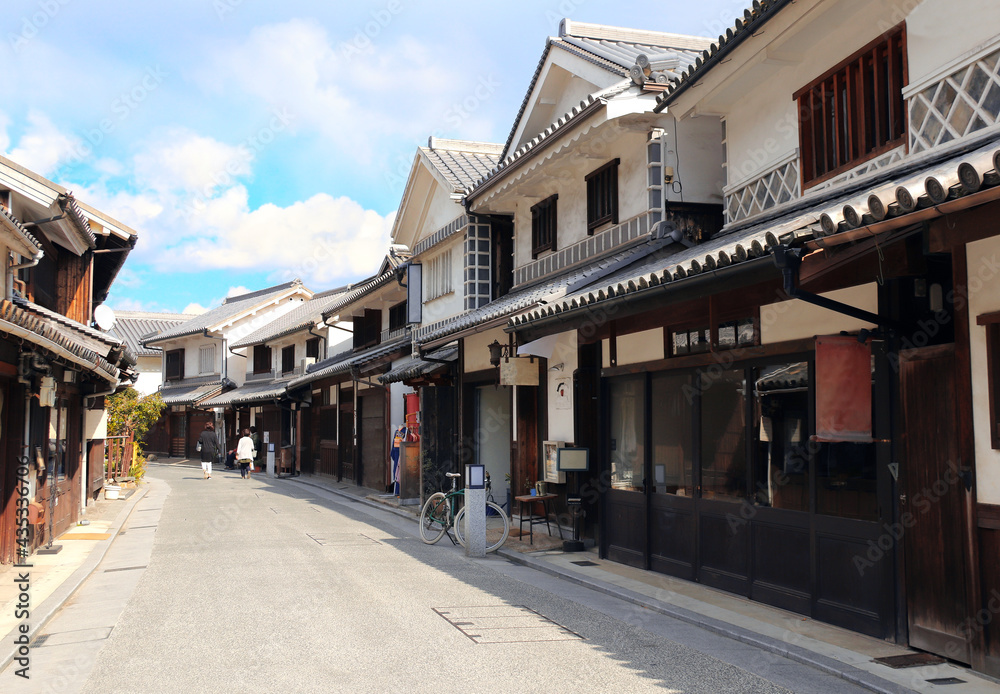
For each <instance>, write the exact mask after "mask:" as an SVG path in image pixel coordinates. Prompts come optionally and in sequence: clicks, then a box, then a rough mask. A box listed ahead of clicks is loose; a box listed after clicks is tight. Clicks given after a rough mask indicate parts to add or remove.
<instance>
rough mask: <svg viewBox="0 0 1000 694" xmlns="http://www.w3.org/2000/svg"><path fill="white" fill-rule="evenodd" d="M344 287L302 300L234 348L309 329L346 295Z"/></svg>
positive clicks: (235, 343)
mask: <svg viewBox="0 0 1000 694" xmlns="http://www.w3.org/2000/svg"><path fill="white" fill-rule="evenodd" d="M344 293H345V292H344V288H343V287H341V288H339V289H331V290H329V291H325V292H321V293H319V294H314V295H313V298H312V299H310V300H309V301H304V302H302V305H301V306H298V307H296V308H294V309H292V310H291V311H289V312H288V313H286V314H284V315H283V316H279V317H278V318H276V319H274V320H273V321H271V322H270V323H268V324H267V325H265V326H263V327H262V328H260V329H259V330H255V331H254V332H252V333H250V334H249V335H247V336H246V337H244V338H243V339H242V340H238V341H236V342H234V343H233V344H232V345H231V347H232V349H239V348H240V347H248V346H250V345H259V344H263V343H265V342H270V341H271V340H277V339H278V338H279V337H284V336H285V335H291V334H292V333H296V332H298V331H300V330H308V329H309V328H311V327H313V326H314V325H316V324H317V323H320V322H322V320H323V312H324V311H326V310H327V308H329V307H330V306H332V305H333V304H334V303H335V302H337V301H338V300H339V299H340V297H342V296H343V295H344Z"/></svg>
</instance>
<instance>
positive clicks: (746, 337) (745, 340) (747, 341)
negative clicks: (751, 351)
mask: <svg viewBox="0 0 1000 694" xmlns="http://www.w3.org/2000/svg"><path fill="white" fill-rule="evenodd" d="M738 330H739V338H738V339H739V343H740V344H741V345H752V344H753V343H754V329H753V318H745V319H743V320H741V321H740V325H739V328H738Z"/></svg>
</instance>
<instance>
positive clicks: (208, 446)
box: [198, 422, 219, 480]
mask: <svg viewBox="0 0 1000 694" xmlns="http://www.w3.org/2000/svg"><path fill="white" fill-rule="evenodd" d="M198 450H199V451H201V471H202V473H203V474H204V478H205V479H206V480H208V479H212V461H214V460H215V459H216V458H217V457H218V455H219V437H218V436H216V435H215V425H214V424H212V423H211V422H208V423H207V424H206V425H205V430H204V431H202V432H201V436H199V437H198Z"/></svg>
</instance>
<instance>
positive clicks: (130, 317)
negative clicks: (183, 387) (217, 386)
mask: <svg viewBox="0 0 1000 694" xmlns="http://www.w3.org/2000/svg"><path fill="white" fill-rule="evenodd" d="M193 317H194V316H193V315H191V314H183V313H147V312H143V311H116V312H115V318H116V320H115V325H114V327H113V328H111V330H109V331H108V332H109V333H110V334H112V335H114V336H115V337H118V338H119V339H121V340H124V341H125V344H126V345H128V348H129V349H131V350H132V351H133V352H135V353H136V354H137V355H138V356H140V357H151V356H158V355H160V354H161V353H162V351H161V350H159V349H152V348H150V347H146V346H144V345H143V344H142V339H143V338H145V337H149V336H150V335H154V334H156V333H159V332H162V331H164V330H169V329H171V328H175V327H177V326H178V325H180V324H181V323H184V322H185V321H189V320H191V319H192V318H193Z"/></svg>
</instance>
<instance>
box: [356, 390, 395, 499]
mask: <svg viewBox="0 0 1000 694" xmlns="http://www.w3.org/2000/svg"><path fill="white" fill-rule="evenodd" d="M358 423H359V425H360V429H361V431H360V435H361V436H360V438H361V451H360V452H359V453H360V455H359V456H358V459H359V460H360V461H361V470H360V474H359V475H358V478H359V480H358V481H359V483H360V484H361V485H362V486H364V487H368V488H369V489H383V488H384V487H385V481H386V477H387V476H386V470H387V467H388V464H389V463H388V460H389V456H388V453H387V452H386V442H387V440H388V438H389V425H388V424H387V423H386V421H385V391H384V390H382V389H381V388H372V389H371V390H368V391H366V392H364V393H359V395H358Z"/></svg>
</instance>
